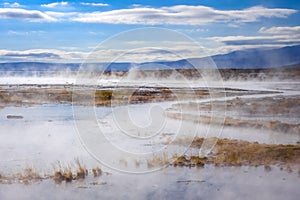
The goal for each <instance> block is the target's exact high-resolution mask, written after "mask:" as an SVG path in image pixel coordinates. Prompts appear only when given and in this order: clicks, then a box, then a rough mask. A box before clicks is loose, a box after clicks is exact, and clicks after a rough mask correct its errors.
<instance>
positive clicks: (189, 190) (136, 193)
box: [0, 165, 300, 200]
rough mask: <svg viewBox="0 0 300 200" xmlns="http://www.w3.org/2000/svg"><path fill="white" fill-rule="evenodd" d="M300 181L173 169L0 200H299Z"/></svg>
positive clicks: (29, 188) (46, 184)
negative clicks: (37, 199) (287, 198)
mask: <svg viewBox="0 0 300 200" xmlns="http://www.w3.org/2000/svg"><path fill="white" fill-rule="evenodd" d="M299 184H300V178H299V177H297V175H296V173H288V172H286V171H281V170H280V169H278V167H273V168H272V170H271V171H270V172H266V171H265V170H264V168H263V167H257V168H255V167H240V168H236V167H222V168H215V167H213V166H209V165H207V166H205V168H191V169H189V168H174V167H169V168H165V169H163V170H161V171H158V172H155V173H150V174H141V175H130V174H118V173H114V174H108V175H103V176H101V177H99V178H89V179H85V180H84V181H81V182H80V181H78V182H73V183H69V184H68V183H67V184H65V183H62V184H61V185H56V184H55V183H54V181H53V180H46V181H42V182H37V183H32V184H29V185H26V186H24V185H23V184H13V185H1V187H0V198H1V199H25V200H26V199H30V200H31V199H36V198H37V195H38V196H39V199H86V198H88V199H222V200H224V199H251V200H252V199H274V200H275V199H285V198H286V196H287V195H288V197H289V199H295V200H296V199H298V198H299V195H300V190H299Z"/></svg>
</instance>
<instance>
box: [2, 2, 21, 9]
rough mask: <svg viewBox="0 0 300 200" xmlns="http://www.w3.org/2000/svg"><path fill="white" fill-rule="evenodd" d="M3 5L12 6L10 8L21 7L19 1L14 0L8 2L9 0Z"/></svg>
mask: <svg viewBox="0 0 300 200" xmlns="http://www.w3.org/2000/svg"><path fill="white" fill-rule="evenodd" d="M3 5H4V6H5V7H10V8H18V7H21V5H20V4H19V3H18V2H14V3H8V2H4V3H3Z"/></svg>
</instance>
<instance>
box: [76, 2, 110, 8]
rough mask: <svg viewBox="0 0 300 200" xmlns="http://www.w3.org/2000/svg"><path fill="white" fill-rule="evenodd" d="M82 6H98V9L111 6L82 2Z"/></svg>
mask: <svg viewBox="0 0 300 200" xmlns="http://www.w3.org/2000/svg"><path fill="white" fill-rule="evenodd" d="M80 4H81V5H84V6H98V7H105V6H109V4H107V3H86V2H81V3H80Z"/></svg>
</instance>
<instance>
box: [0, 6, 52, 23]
mask: <svg viewBox="0 0 300 200" xmlns="http://www.w3.org/2000/svg"><path fill="white" fill-rule="evenodd" d="M0 18H7V19H20V20H25V21H31V22H54V21H57V20H56V19H55V18H53V17H51V16H49V15H47V14H45V13H43V12H41V11H38V10H25V9H20V8H0Z"/></svg>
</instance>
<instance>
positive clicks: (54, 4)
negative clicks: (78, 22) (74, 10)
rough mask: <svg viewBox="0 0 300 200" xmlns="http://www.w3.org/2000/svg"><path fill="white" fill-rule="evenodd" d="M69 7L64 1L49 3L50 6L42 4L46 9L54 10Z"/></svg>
mask: <svg viewBox="0 0 300 200" xmlns="http://www.w3.org/2000/svg"><path fill="white" fill-rule="evenodd" d="M67 5H68V2H66V1H62V2H53V3H49V4H42V5H41V6H42V7H45V8H54V7H57V6H67Z"/></svg>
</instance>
